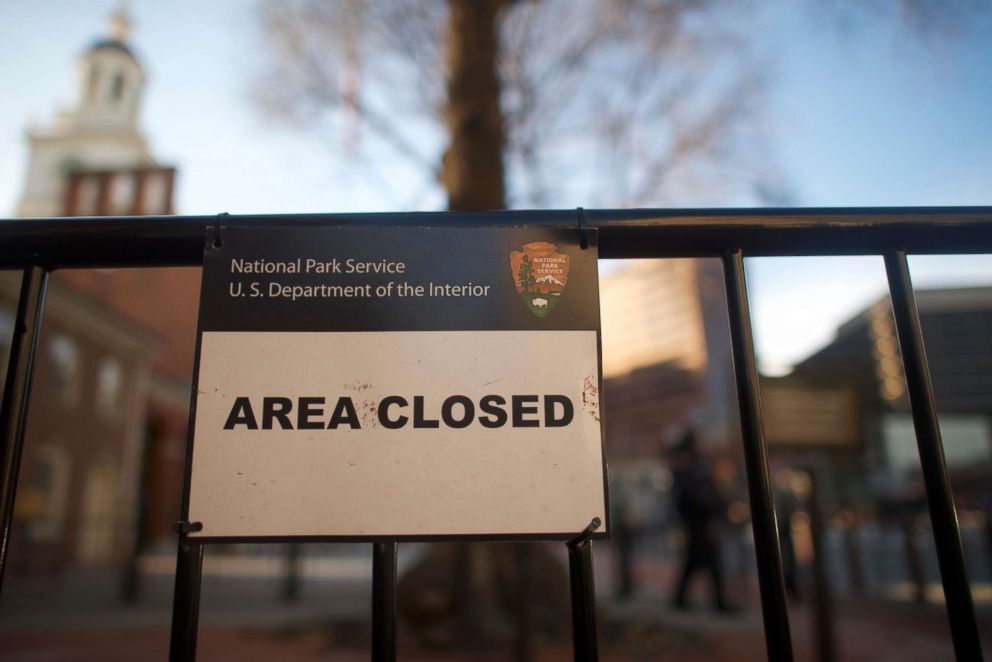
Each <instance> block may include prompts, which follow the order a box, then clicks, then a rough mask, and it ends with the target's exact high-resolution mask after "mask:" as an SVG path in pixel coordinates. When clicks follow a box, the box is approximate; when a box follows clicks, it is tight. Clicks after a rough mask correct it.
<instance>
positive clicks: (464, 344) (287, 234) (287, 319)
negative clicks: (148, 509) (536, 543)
mask: <svg viewBox="0 0 992 662" xmlns="http://www.w3.org/2000/svg"><path fill="white" fill-rule="evenodd" d="M534 234H535V233H533V232H531V233H528V232H527V231H526V230H521V229H513V230H498V231H497V230H483V231H481V233H480V231H479V230H475V229H473V230H444V231H439V230H423V229H404V230H399V229H388V230H387V229H378V230H376V229H370V228H360V229H359V228H355V229H352V228H345V229H341V228H323V229H285V228H283V229H278V230H258V229H255V230H237V231H235V230H232V229H228V230H225V236H224V241H223V245H222V247H220V248H211V249H210V250H209V252H208V256H207V259H206V261H205V268H204V286H203V295H202V310H201V323H200V327H201V332H200V336H199V365H198V375H197V387H196V395H195V421H194V423H193V424H192V427H193V431H192V435H193V449H192V465H191V470H190V484H189V510H188V514H187V519H188V520H189V521H191V522H197V523H200V524H202V528H201V529H199V530H194V531H192V532H191V533H189V536H190V537H196V538H204V539H212V538H217V539H231V538H242V539H264V538H273V537H277V538H278V537H291V538H302V537H316V538H342V539H356V540H358V539H369V538H377V537H386V538H410V539H431V538H438V537H441V538H457V537H463V536H469V537H493V538H513V537H539V538H565V537H570V536H572V535H575V534H576V533H578V532H579V531H581V530H582V529H584V528H585V527H586V526H587V525H588V524H589V522H590V521H591V520H592V519H593V518H595V517H598V518H600V519H601V520H602V521H604V522H606V520H607V507H606V489H605V462H604V457H603V440H602V425H601V421H600V406H599V387H600V369H599V331H598V323H599V316H598V298H597V296H596V294H597V290H596V256H595V249H594V247H592V248H589V249H585V250H584V249H581V248H579V247H578V246H577V241H576V240H577V237H574V238H570V237H568V235H567V233H564V232H561V233H557V234H556V235H553V236H551V237H547V236H545V235H547V232H546V231H545V232H543V233H538V234H539V236H538V237H536V238H535V237H534ZM447 235H450V239H449V237H448V236H447ZM562 235H563V236H562ZM442 239H448V241H439V240H442ZM528 239H540V240H541V241H536V240H535V241H527V240H528ZM569 239H571V241H569ZM439 246H440V247H441V248H440V250H439V248H438V247H439ZM453 249H454V250H453ZM259 252H261V253H263V254H264V255H263V256H260V255H259ZM349 260H350V261H351V262H349ZM308 261H309V264H311V265H317V264H320V265H324V266H323V267H320V270H319V272H318V271H317V270H316V269H317V267H313V269H314V270H313V271H310V272H308V271H307V264H308ZM349 264H352V265H355V264H362V265H373V266H366V267H362V268H361V270H360V271H358V270H352V272H351V273H348V272H347V271H346V270H347V269H348V265H349ZM377 264H378V265H386V266H383V267H382V268H381V269H380V270H378V271H376V270H375V269H374V265H377ZM246 265H247V266H246ZM334 265H338V266H337V267H335V266H334ZM287 292H288V294H285V293H287ZM294 292H296V296H293V293H294ZM377 292H378V293H379V295H378V296H377ZM399 292H406V293H408V294H407V295H405V296H399V295H398V293H399ZM416 292H421V294H420V295H417V294H409V293H416ZM252 293H257V294H255V295H253V294H252ZM446 327H450V328H446ZM583 327H585V328H583ZM605 528H606V527H605V526H604V527H602V528H601V529H600V531H599V533H603V532H604V531H605Z"/></svg>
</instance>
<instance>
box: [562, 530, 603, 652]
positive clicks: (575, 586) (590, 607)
mask: <svg viewBox="0 0 992 662" xmlns="http://www.w3.org/2000/svg"><path fill="white" fill-rule="evenodd" d="M568 576H569V582H570V584H571V588H572V646H573V649H574V654H575V662H595V661H596V660H598V659H599V642H598V640H597V637H596V584H595V578H594V575H593V570H592V541H590V540H589V539H588V538H583V539H580V540H575V541H572V542H570V543H569V544H568Z"/></svg>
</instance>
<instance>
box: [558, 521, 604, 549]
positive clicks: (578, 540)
mask: <svg viewBox="0 0 992 662" xmlns="http://www.w3.org/2000/svg"><path fill="white" fill-rule="evenodd" d="M602 524H603V520H601V519H599V518H598V517H593V518H592V521H591V522H589V526H587V527H586V528H584V529H582V531H581V532H580V533H579V535H577V536H575V537H574V538H572V539H571V540H569V541H568V543H567V544H568V546H569V547H579V546H581V545H584V544H585V543H587V542H589V538H590V537H591V536H592V533H593V531H595V530H596V529H598V528H599V527H600V526H601V525H602Z"/></svg>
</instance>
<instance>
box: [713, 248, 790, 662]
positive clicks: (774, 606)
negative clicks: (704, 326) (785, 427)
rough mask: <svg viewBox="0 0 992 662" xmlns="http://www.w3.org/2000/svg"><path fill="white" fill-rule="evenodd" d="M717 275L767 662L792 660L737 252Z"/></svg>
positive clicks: (728, 256)
mask: <svg viewBox="0 0 992 662" xmlns="http://www.w3.org/2000/svg"><path fill="white" fill-rule="evenodd" d="M723 274H724V280H725V281H726V286H727V308H728V312H729V315H730V341H731V345H732V347H733V352H734V374H735V376H736V381H737V402H738V407H739V408H740V416H741V433H742V434H743V439H744V462H745V465H746V467H747V487H748V496H749V498H750V501H751V526H752V527H753V529H754V548H755V555H756V556H757V561H758V583H759V585H760V587H761V615H762V618H763V620H764V624H765V644H766V645H767V647H768V659H769V660H772V661H773V662H779V661H791V660H792V634H791V631H790V629H789V612H788V609H787V608H786V602H785V582H784V579H783V572H782V554H781V550H780V549H779V539H778V523H777V521H776V519H775V504H774V502H773V500H772V485H771V478H770V476H769V473H768V449H767V448H766V446H765V439H764V432H763V426H762V422H761V397H760V394H759V391H758V368H757V364H756V363H755V359H754V342H753V339H752V336H751V313H750V309H749V306H748V300H747V283H746V281H745V278H744V256H743V255H742V253H741V251H739V250H737V251H734V252H732V253H727V254H726V255H724V257H723Z"/></svg>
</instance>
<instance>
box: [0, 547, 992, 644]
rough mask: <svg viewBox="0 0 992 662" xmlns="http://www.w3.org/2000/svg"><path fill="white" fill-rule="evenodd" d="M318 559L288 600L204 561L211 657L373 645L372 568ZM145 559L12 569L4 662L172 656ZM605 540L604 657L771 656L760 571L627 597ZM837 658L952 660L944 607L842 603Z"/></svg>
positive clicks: (649, 571) (645, 572) (164, 603)
mask: <svg viewBox="0 0 992 662" xmlns="http://www.w3.org/2000/svg"><path fill="white" fill-rule="evenodd" d="M321 563H323V565H322V566H315V565H312V564H311V565H310V566H309V567H307V568H306V571H305V572H304V580H303V583H302V585H301V591H300V594H299V597H298V599H297V600H295V601H292V602H287V601H286V600H285V599H284V598H283V596H282V589H283V584H282V581H281V578H280V576H279V574H280V573H279V572H278V568H279V566H278V563H276V564H275V566H272V567H274V568H275V569H276V571H275V572H264V571H259V570H258V569H257V568H256V569H255V570H252V569H251V568H249V567H247V566H240V567H238V566H235V567H230V565H228V566H227V567H226V569H224V570H221V567H222V566H223V564H220V565H218V564H217V563H211V561H210V559H209V557H208V560H207V563H206V564H205V573H204V580H203V591H202V595H201V611H200V628H199V636H198V648H197V650H198V659H200V660H239V661H243V662H251V661H252V660H304V661H307V660H341V661H350V660H367V659H369V650H370V640H369V639H370V631H369V612H370V591H369V587H370V565H369V563H368V562H367V560H366V559H364V558H355V557H350V558H341V559H338V560H336V561H334V560H331V561H328V560H323V561H321ZM168 567H169V565H168V563H167V562H165V563H161V564H160V567H159V568H158V570H156V569H155V564H154V563H151V562H149V563H146V564H145V565H144V568H145V570H146V572H145V574H144V576H143V581H142V594H141V599H140V601H139V602H138V603H136V604H133V605H129V604H125V603H123V602H122V601H121V600H120V599H119V597H118V595H117V581H116V577H115V576H113V575H109V574H103V575H101V574H96V573H88V574H74V575H66V576H64V577H61V578H52V579H48V580H38V579H31V580H30V581H29V580H26V579H24V578H18V577H16V576H14V577H8V578H7V579H6V581H5V585H4V593H3V597H2V599H0V660H26V661H34V660H37V661H48V660H84V661H88V660H128V661H130V660H139V659H165V658H166V657H167V654H168V647H169V641H168V638H169V622H170V618H171V601H172V577H171V576H170V575H169V574H168V573H167V572H165V571H164V570H163V569H167V568H168ZM612 569H613V567H612V558H611V556H610V554H609V552H608V550H607V549H603V553H597V580H596V581H597V593H598V595H599V596H600V614H599V637H600V651H601V659H603V660H608V661H611V662H630V661H634V660H649V659H666V660H679V661H681V662H716V661H717V660H751V659H754V660H761V659H765V643H764V630H763V627H762V621H761V616H760V609H759V605H758V592H757V587H756V586H755V585H754V583H753V581H749V580H747V579H746V578H738V579H737V580H736V581H734V582H732V583H731V584H732V585H731V587H730V593H731V594H732V596H733V597H734V599H735V600H736V602H737V604H739V605H740V606H741V611H740V612H739V613H737V614H734V615H730V616H727V615H718V614H716V613H714V612H712V611H710V610H708V609H706V608H704V607H703V606H702V604H703V603H704V602H705V600H704V598H705V593H706V590H705V586H704V585H701V586H697V587H696V589H697V593H696V595H695V597H696V603H697V605H699V606H697V607H695V608H693V609H689V610H676V609H672V608H670V607H669V606H668V600H667V598H666V596H667V590H666V588H665V587H666V586H667V585H668V582H669V581H670V577H671V569H670V568H669V567H667V566H665V565H663V564H662V565H659V564H657V563H642V564H641V565H640V566H638V569H637V570H638V578H639V580H640V581H639V584H638V585H639V586H640V587H641V589H640V590H639V591H638V592H637V593H636V594H635V595H634V596H633V597H632V598H631V599H629V600H623V601H620V600H617V599H616V598H615V597H613V596H614V589H613V586H612V581H611V577H612V576H613V572H612ZM813 616H814V614H813V613H812V612H811V609H810V605H809V603H808V602H807V603H799V604H795V605H792V606H791V607H790V623H791V627H792V635H793V647H794V650H795V654H796V659H797V661H798V662H803V661H806V660H809V661H810V662H812V661H813V660H815V659H817V658H816V655H815V651H816V645H815V643H814V642H815V633H816V631H815V628H814V627H813ZM979 621H980V622H979V630H980V632H982V633H983V635H984V636H985V637H986V641H985V642H984V643H985V645H986V651H985V653H986V656H987V657H990V658H992V655H990V654H992V649H989V648H988V647H989V645H990V643H992V642H990V641H988V639H992V611H990V610H988V609H986V608H982V609H980V610H979ZM835 633H836V634H835V641H836V644H837V650H838V656H837V660H846V661H851V662H860V661H862V660H864V661H865V662H867V661H868V660H871V661H872V662H888V661H890V660H891V661H893V662H895V661H897V660H898V661H899V662H915V661H917V660H919V661H921V662H922V661H924V660H926V661H927V662H931V661H933V660H950V659H953V651H952V649H951V643H950V639H949V634H948V625H947V617H946V615H945V613H944V611H943V608H942V607H941V606H939V605H933V604H924V605H918V604H912V603H907V602H898V601H892V600H878V599H854V598H850V597H841V598H839V599H838V600H837V609H836V619H835ZM399 641H400V645H399V646H400V647H399V651H398V658H399V659H402V660H414V661H418V662H419V661H420V660H438V661H440V662H444V661H446V660H452V661H454V660H481V661H483V662H485V661H487V660H504V659H510V658H509V652H508V651H493V652H491V653H485V652H478V651H477V652H472V653H469V654H467V653H439V652H437V651H425V650H421V649H418V648H417V647H415V646H414V645H413V642H412V637H410V636H409V635H408V633H404V631H403V630H402V629H401V631H400V636H399ZM571 655H572V653H571V647H570V645H569V642H568V641H558V642H542V643H541V644H540V645H539V647H538V650H537V653H536V656H535V658H534V659H535V662H547V661H551V660H568V659H571Z"/></svg>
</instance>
